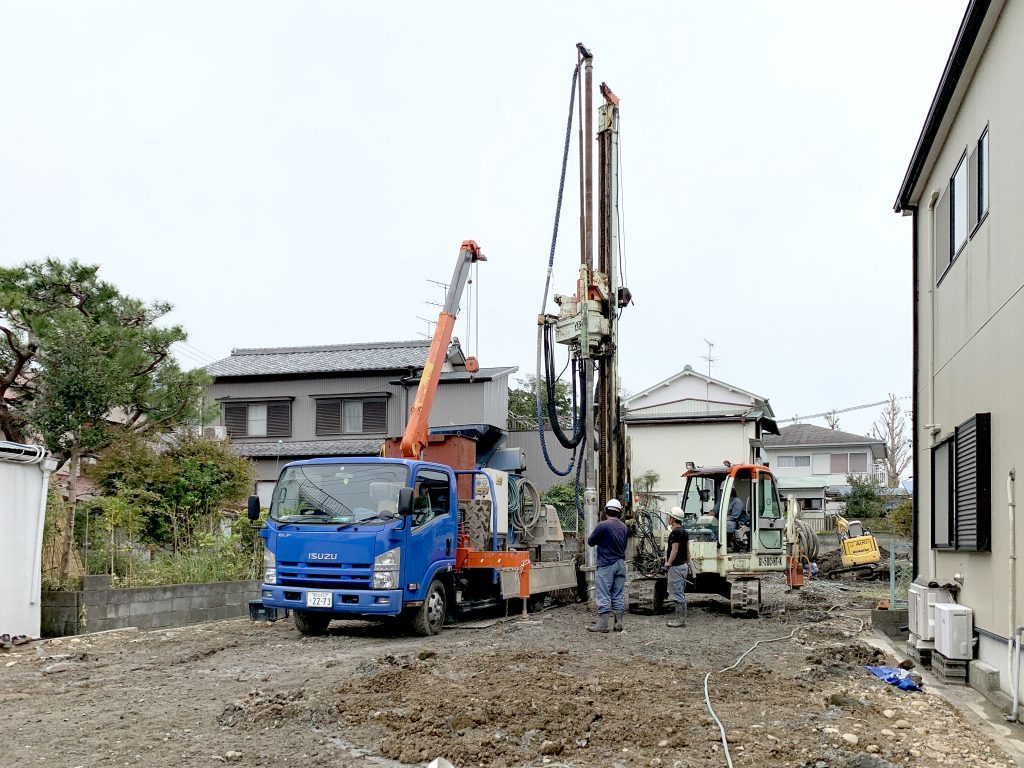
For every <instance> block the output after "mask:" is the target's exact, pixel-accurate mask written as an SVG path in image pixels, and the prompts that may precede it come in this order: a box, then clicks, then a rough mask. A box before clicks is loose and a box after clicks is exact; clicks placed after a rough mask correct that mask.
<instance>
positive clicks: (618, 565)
mask: <svg viewBox="0 0 1024 768" xmlns="http://www.w3.org/2000/svg"><path fill="white" fill-rule="evenodd" d="M604 513H605V519H604V520H602V521H601V522H600V523H598V524H597V525H596V526H594V530H593V531H592V532H591V534H590V536H589V537H588V538H587V545H588V546H591V547H597V572H596V573H595V574H594V587H595V588H596V592H597V594H596V598H597V622H596V623H594V624H591V625H590V626H589V627H587V630H588V631H590V632H608V631H609V626H608V620H609V619H610V618H611V614H612V613H614V614H615V625H614V630H615V631H616V632H621V631H622V614H624V613H625V612H626V538H627V537H628V536H629V529H628V528H627V527H626V524H625V523H624V522H622V502H620V501H619V500H618V499H609V501H608V503H607V504H605V507H604Z"/></svg>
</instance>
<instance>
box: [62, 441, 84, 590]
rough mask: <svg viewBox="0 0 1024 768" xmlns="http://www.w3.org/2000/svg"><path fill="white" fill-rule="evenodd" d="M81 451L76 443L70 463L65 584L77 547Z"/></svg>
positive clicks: (63, 558) (64, 568)
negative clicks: (76, 512)
mask: <svg viewBox="0 0 1024 768" xmlns="http://www.w3.org/2000/svg"><path fill="white" fill-rule="evenodd" d="M79 457H80V449H79V447H78V443H77V442H76V443H75V444H74V445H73V446H72V447H71V459H70V460H69V461H68V513H67V519H66V520H65V521H64V552H63V554H62V555H61V559H60V580H61V583H62V584H63V583H64V582H66V581H67V579H68V573H69V572H70V571H71V553H72V552H73V551H74V547H75V504H76V502H77V501H78V464H79Z"/></svg>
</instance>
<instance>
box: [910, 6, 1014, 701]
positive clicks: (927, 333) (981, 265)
mask: <svg viewBox="0 0 1024 768" xmlns="http://www.w3.org/2000/svg"><path fill="white" fill-rule="evenodd" d="M1022 71H1024V4H1022V3H1019V2H1003V1H1002V0H971V2H970V3H969V4H968V7H967V11H966V13H965V14H964V18H963V21H962V23H961V25H960V29H959V31H958V32H957V36H956V40H955V42H954V44H953V49H952V50H951V51H950V54H949V59H948V60H947V62H946V66H945V69H944V71H943V73H942V76H941V79H940V80H939V85H938V88H937V89H936V92H935V96H934V98H933V99H932V103H931V106H930V108H929V110H928V114H927V116H926V118H925V121H924V125H923V126H922V128H921V134H920V136H919V138H918V140H917V145H916V146H915V147H914V151H913V155H912V156H911V158H910V163H909V165H908V167H907V170H906V173H905V174H904V178H903V182H902V184H901V185H900V189H899V193H898V195H897V200H896V204H895V210H896V211H897V212H898V213H902V214H903V215H906V216H911V217H912V231H913V240H912V254H911V255H912V260H913V279H914V286H913V287H914V292H913V301H914V306H913V318H914V320H913V322H914V357H913V376H914V385H913V396H914V422H913V430H914V469H913V474H914V496H915V502H916V503H915V504H914V508H915V511H916V517H915V526H914V538H915V543H916V547H915V549H914V555H915V557H914V574H915V576H917V577H919V578H920V579H922V580H923V581H934V582H938V583H940V584H943V583H956V584H958V585H959V591H958V594H957V602H959V603H962V604H964V605H966V606H968V607H970V608H971V609H972V610H973V613H974V630H975V633H976V634H977V641H978V642H977V661H976V662H973V664H972V669H971V671H970V673H969V677H970V678H971V679H972V680H975V679H983V680H987V679H990V677H991V675H989V674H980V672H981V670H977V671H978V672H979V674H975V672H976V669H975V667H976V666H977V665H978V664H979V663H980V664H986V665H988V666H989V667H991V668H994V669H995V670H997V671H998V676H999V681H1000V683H999V684H1000V687H1001V689H1002V695H1003V696H1004V698H1005V695H1006V694H1009V693H1011V683H1010V675H1009V666H1010V664H1009V658H1010V655H1009V653H1008V650H1007V648H1008V643H1009V641H1011V640H1012V637H1013V634H1014V632H1015V629H1016V627H1017V626H1018V625H1020V624H1022V623H1024V569H1022V568H1020V567H1019V566H1018V565H1016V560H1015V556H1014V552H1015V550H1016V551H1020V547H1021V539H1022V536H1021V527H1022V526H1018V525H1017V524H1016V523H1015V522H1014V520H1015V516H1014V513H1013V511H1012V507H1010V506H1009V505H1010V503H1011V502H1012V501H1013V495H1012V494H1013V493H1014V488H1015V487H1016V469H1017V468H1021V469H1024V442H1022V441H1021V435H1022V434H1024V410H1022V409H1021V407H1020V391H1019V390H1020V388H1019V385H1018V382H1019V381H1020V380H1021V375H1022V374H1024V355H1022V354H1021V349H1020V339H1021V337H1022V336H1024V259H1022V258H1021V253H1022V252H1024V216H1022V215H1021V211H1022V210H1024V184H1022V183H1021V169H1022V168H1024V100H1022V99H1021V98H1020V85H1021V72H1022ZM1007 509H1010V511H1009V513H1007V511H1006V510H1007ZM988 671H989V672H991V670H988ZM990 693H991V691H990ZM1020 693H1021V694H1022V695H1024V688H1022V689H1021V691H1020ZM993 698H999V696H996V695H993Z"/></svg>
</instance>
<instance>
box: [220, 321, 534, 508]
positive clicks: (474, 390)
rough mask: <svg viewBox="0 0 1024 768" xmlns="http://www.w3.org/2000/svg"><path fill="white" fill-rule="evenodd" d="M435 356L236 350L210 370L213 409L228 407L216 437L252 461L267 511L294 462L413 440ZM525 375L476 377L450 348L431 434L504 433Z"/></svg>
mask: <svg viewBox="0 0 1024 768" xmlns="http://www.w3.org/2000/svg"><path fill="white" fill-rule="evenodd" d="M429 347H430V342H429V341H428V340H414V341H388V342H375V343H365V344H335V345H326V346H311V347H270V348H255V349H235V350H232V352H231V355H230V356H229V357H226V358H224V359H223V360H218V361H217V362H215V363H212V364H211V365H209V366H207V368H206V372H207V373H208V374H209V375H210V376H211V377H212V379H213V382H212V383H211V384H210V386H209V387H208V388H207V393H206V397H207V401H208V403H210V404H216V405H218V406H219V414H218V418H217V422H216V423H215V424H211V425H209V426H208V427H207V433H208V434H212V435H219V436H221V437H223V438H225V439H227V440H229V441H230V443H231V447H232V449H233V450H234V451H235V452H237V453H238V454H239V455H241V456H246V457H248V458H251V459H252V460H253V462H254V464H255V465H256V469H257V473H258V477H259V492H260V495H261V497H263V498H264V502H265V503H266V502H268V501H269V494H270V492H271V490H272V488H273V484H274V482H275V481H276V479H277V474H278V470H279V469H280V467H281V466H283V465H284V464H285V463H287V462H288V461H292V460H295V459H300V458H301V459H305V458H318V457H324V456H373V455H376V454H378V453H379V452H380V450H381V446H382V445H383V443H384V440H385V439H386V438H389V437H398V436H400V435H401V434H402V432H403V431H404V430H405V425H406V419H407V417H408V414H409V408H410V406H411V405H412V402H413V399H414V397H415V394H416V386H417V384H419V378H420V374H421V373H422V371H423V366H424V364H425V362H426V359H427V352H428V350H429ZM516 370H518V369H517V368H515V367H511V366H504V367H492V368H480V369H479V370H477V371H475V372H471V371H469V370H468V369H467V368H466V356H465V354H464V353H463V351H462V347H461V346H460V344H459V342H458V340H457V339H455V340H453V341H452V344H451V345H450V346H449V349H448V354H447V358H446V360H445V364H444V369H443V371H442V373H441V380H440V384H439V386H438V391H437V397H436V398H435V400H434V406H433V409H432V410H431V414H430V426H431V427H432V428H443V427H450V426H456V425H459V426H461V425H467V424H473V425H490V426H493V427H494V428H495V429H504V427H505V423H506V420H507V417H508V379H509V376H510V375H511V374H513V373H515V372H516Z"/></svg>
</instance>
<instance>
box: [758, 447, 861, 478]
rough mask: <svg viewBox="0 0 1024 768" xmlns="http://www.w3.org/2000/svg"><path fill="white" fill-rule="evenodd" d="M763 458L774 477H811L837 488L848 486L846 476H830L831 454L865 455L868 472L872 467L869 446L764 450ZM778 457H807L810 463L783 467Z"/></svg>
mask: <svg viewBox="0 0 1024 768" xmlns="http://www.w3.org/2000/svg"><path fill="white" fill-rule="evenodd" d="M764 453H765V456H766V457H767V459H768V462H769V463H770V464H771V468H772V473H773V474H774V475H775V476H776V477H813V478H815V479H816V480H820V481H821V483H822V484H823V485H829V486H837V485H848V484H849V483H848V482H847V476H846V474H843V473H841V474H832V472H831V469H832V454H833V453H865V454H867V467H868V472H871V470H872V469H873V467H874V461H875V460H874V457H873V455H872V453H871V446H869V445H863V446H860V445H849V446H843V447H835V448H825V449H821V448H819V447H818V446H815V447H814V448H813V449H810V448H807V449H803V450H801V449H800V448H765V449H764ZM780 456H809V457H810V460H811V463H810V466H808V467H783V466H781V465H780V463H779V457H780Z"/></svg>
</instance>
